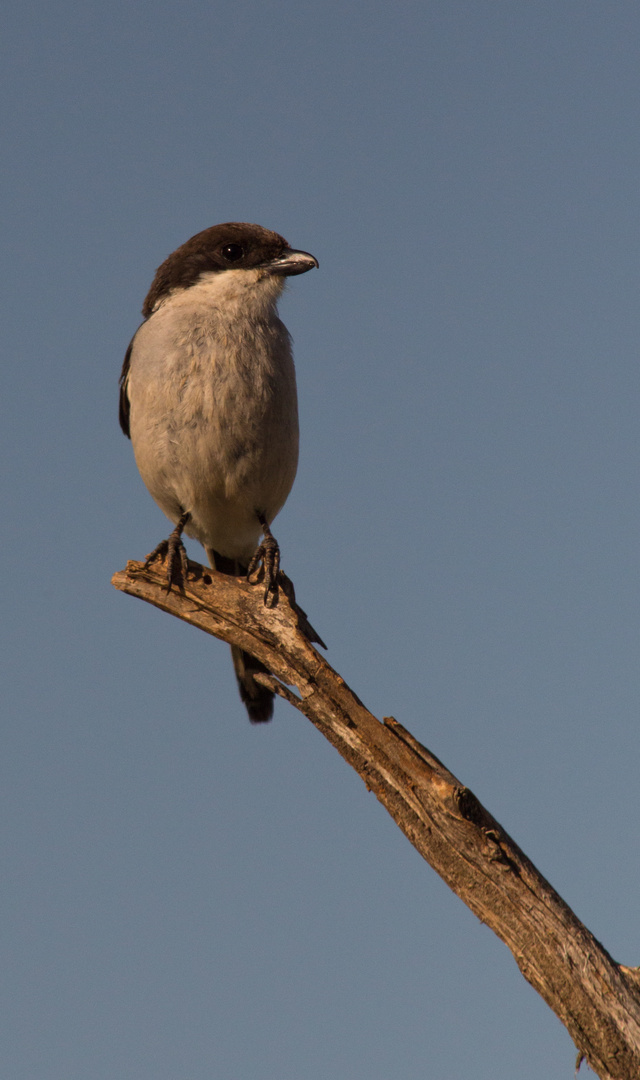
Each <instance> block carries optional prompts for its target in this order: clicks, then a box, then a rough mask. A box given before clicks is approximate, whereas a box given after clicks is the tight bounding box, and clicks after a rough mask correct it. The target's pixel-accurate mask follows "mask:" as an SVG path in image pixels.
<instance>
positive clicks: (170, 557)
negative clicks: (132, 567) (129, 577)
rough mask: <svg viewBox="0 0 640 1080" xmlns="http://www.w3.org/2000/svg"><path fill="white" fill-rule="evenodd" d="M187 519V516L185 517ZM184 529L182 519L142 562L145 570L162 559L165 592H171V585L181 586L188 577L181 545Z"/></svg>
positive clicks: (183, 548)
mask: <svg viewBox="0 0 640 1080" xmlns="http://www.w3.org/2000/svg"><path fill="white" fill-rule="evenodd" d="M187 517H188V515H187ZM183 528H184V522H183V521H182V518H181V519H180V521H179V522H178V524H177V525H176V527H175V529H174V530H173V532H172V533H171V536H169V537H168V539H167V540H161V541H160V543H159V544H158V545H157V547H154V549H153V551H151V552H150V553H149V554H148V555H147V557H146V559H145V560H144V565H145V569H146V568H147V567H149V566H150V565H151V563H152V562H153V561H154V560H155V559H158V558H162V559H164V560H165V562H166V566H167V583H166V586H165V587H166V590H167V592H170V591H171V586H172V585H177V586H178V588H179V587H180V585H183V584H184V582H185V581H186V580H187V577H188V576H189V560H188V558H187V551H186V548H185V546H184V544H183V543H182V530H183Z"/></svg>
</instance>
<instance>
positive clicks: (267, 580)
mask: <svg viewBox="0 0 640 1080" xmlns="http://www.w3.org/2000/svg"><path fill="white" fill-rule="evenodd" d="M261 563H262V571H263V576H264V604H265V607H269V608H271V607H275V605H276V604H277V602H278V573H279V571H280V548H279V547H278V541H277V540H276V539H275V537H274V536H272V535H271V533H270V532H267V533H265V536H264V538H263V540H262V542H261V543H260V544H259V546H258V548H257V549H256V552H255V554H254V556H253V558H252V559H251V562H250V563H249V566H248V568H247V580H248V581H249V582H250V583H251V584H252V585H255V584H256V583H257V582H258V581H259V580H260V578H259V576H258V577H256V578H255V580H254V581H251V578H252V577H253V575H254V574H255V573H256V571H258V572H259V569H260V564H261Z"/></svg>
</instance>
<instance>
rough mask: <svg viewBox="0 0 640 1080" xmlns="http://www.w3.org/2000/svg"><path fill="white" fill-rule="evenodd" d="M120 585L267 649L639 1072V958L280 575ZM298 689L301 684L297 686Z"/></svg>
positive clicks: (401, 809)
mask: <svg viewBox="0 0 640 1080" xmlns="http://www.w3.org/2000/svg"><path fill="white" fill-rule="evenodd" d="M112 583H113V584H114V585H115V587H116V588H117V589H121V590H122V591H123V592H126V593H129V594H130V595H131V596H137V597H139V598H140V599H142V600H146V601H147V602H148V603H150V604H154V605H155V606H156V607H159V608H161V609H162V610H163V611H167V612H168V613H169V614H171V615H175V616H177V617H178V618H179V619H183V620H184V621H185V622H188V623H191V625H192V626H196V627H198V628H199V629H200V630H204V631H206V633H208V634H213V635H214V636H215V637H217V638H221V639H222V640H223V641H226V642H228V643H229V644H231V645H239V646H240V647H241V648H242V649H245V650H246V651H247V652H249V653H251V654H252V655H253V656H255V657H257V658H258V660H261V661H262V663H263V664H265V666H266V667H267V668H268V669H269V671H270V672H273V675H272V676H270V675H264V676H260V678H261V679H262V680H263V681H264V682H265V684H266V685H268V686H270V687H271V688H272V689H273V690H275V691H276V693H278V694H280V695H281V697H283V698H285V700H287V701H289V702H290V703H291V704H292V705H294V706H295V707H296V708H297V709H299V710H300V711H301V712H302V713H304V715H305V716H306V717H307V718H308V719H309V720H310V721H311V722H312V724H314V725H315V726H316V727H317V728H318V730H319V731H321V732H322V734H323V735H324V736H325V737H326V738H327V739H328V740H329V742H331V743H332V744H333V746H335V748H336V750H338V752H339V753H340V754H341V755H342V757H343V758H344V759H345V761H347V762H348V763H349V765H351V766H353V768H354V769H355V770H356V772H357V773H358V774H359V775H360V776H361V777H362V779H363V780H364V782H365V784H366V785H367V788H368V789H369V790H370V791H373V792H374V793H375V795H376V797H377V798H378V799H379V801H380V802H381V803H382V805H383V806H384V807H386V809H387V810H388V811H389V813H390V814H391V816H392V818H393V819H394V821H395V822H396V824H397V825H398V826H399V827H400V828H401V829H402V831H403V833H404V834H405V836H407V837H408V839H409V840H410V841H411V843H412V844H413V846H414V847H415V848H416V849H417V850H418V851H419V852H420V854H421V855H422V856H423V858H425V859H426V860H427V862H428V863H429V864H430V865H431V866H432V867H433V869H434V870H435V871H436V872H437V873H438V874H439V875H440V877H441V878H443V880H444V881H445V882H446V883H447V885H448V886H449V887H450V888H451V889H452V890H453V891H454V892H455V893H456V894H457V895H458V896H459V897H460V899H461V900H463V901H464V903H465V904H466V905H467V906H468V907H469V908H471V911H473V912H474V914H475V915H477V916H478V918H479V919H480V920H481V921H482V922H484V923H486V924H487V926H489V927H491V929H492V930H493V931H494V933H496V934H497V935H498V937H499V938H500V939H501V940H502V941H503V942H504V943H505V945H506V946H507V947H508V948H509V949H510V950H511V952H512V953H513V956H514V958H515V961H516V963H517V964H518V967H519V968H520V970H521V972H522V974H523V975H524V977H525V979H526V980H527V981H528V982H529V983H530V984H531V985H532V986H533V987H534V989H535V990H537V991H538V993H539V994H540V995H541V996H542V997H543V998H544V1000H545V1001H546V1002H547V1004H548V1005H549V1007H550V1008H551V1009H553V1011H554V1013H555V1014H556V1016H558V1018H559V1019H560V1020H561V1021H562V1023H563V1024H564V1025H565V1027H566V1028H567V1030H568V1031H569V1033H570V1035H571V1037H572V1039H573V1041H574V1042H575V1044H576V1046H577V1048H578V1065H579V1064H580V1062H581V1061H582V1060H584V1059H586V1061H587V1062H588V1063H589V1065H590V1066H591V1068H592V1069H593V1070H594V1072H596V1073H597V1075H598V1076H599V1077H600V1078H601V1080H638V1077H639V1076H640V969H636V968H627V967H625V966H624V965H622V964H617V963H616V962H615V961H614V960H613V959H612V958H611V957H610V956H609V954H608V952H607V951H606V950H605V949H604V948H603V947H602V945H600V943H599V942H598V941H596V939H595V938H594V937H593V935H592V934H591V933H590V932H589V930H587V928H586V927H585V926H584V925H583V924H582V923H581V922H580V921H579V919H577V918H576V916H575V915H574V914H573V912H572V911H571V909H570V908H569V907H567V905H566V904H565V902H564V901H563V900H562V898H561V897H560V896H559V895H558V894H557V893H556V892H555V890H554V889H553V888H552V887H551V885H549V883H548V882H547V881H546V880H545V879H544V878H543V877H542V875H541V874H540V873H539V872H538V870H536V868H535V866H534V865H533V864H532V863H531V862H530V861H529V859H528V858H527V857H526V855H525V854H524V853H523V852H522V851H521V850H520V848H519V847H518V846H517V844H515V843H514V841H513V840H512V839H511V837H510V836H509V835H508V834H507V833H506V832H505V831H504V829H503V828H502V827H501V825H499V824H498V822H497V821H496V820H495V818H493V817H492V816H491V814H490V813H489V812H488V811H487V810H485V809H484V807H483V806H482V805H481V804H480V803H479V802H478V800H477V799H476V797H475V795H473V793H472V792H471V791H470V790H469V789H468V788H466V787H464V785H463V784H461V783H460V781H459V780H457V779H456V777H455V776H454V775H453V774H452V773H450V772H449V770H448V769H447V768H445V766H444V765H443V764H442V763H441V762H440V761H438V759H437V758H436V757H434V755H433V754H431V753H430V752H429V750H427V749H425V747H424V746H422V745H421V744H420V743H419V742H418V741H417V740H416V739H414V737H413V736H412V735H411V734H410V732H408V731H407V730H406V729H405V728H404V727H402V725H401V724H399V723H398V722H397V721H396V720H394V719H393V718H392V717H385V719H384V723H380V721H379V720H377V719H376V718H375V717H374V716H373V715H372V714H371V713H370V712H368V710H367V709H366V708H365V707H364V705H363V704H362V702H361V701H360V700H359V698H357V697H356V695H355V694H354V693H353V691H352V690H350V689H349V687H348V686H347V684H346V683H345V681H344V679H342V678H341V677H340V676H339V675H338V674H337V673H336V672H335V671H334V670H333V668H331V667H330V665H329V664H328V663H327V662H326V660H325V659H324V657H322V656H321V655H320V654H319V653H318V652H317V651H316V649H314V648H313V645H312V644H311V641H312V640H316V641H317V640H319V639H318V638H317V635H314V632H313V630H312V628H311V627H310V625H309V623H308V622H307V619H306V616H305V615H304V612H302V611H301V609H300V608H298V607H297V605H296V603H295V597H294V594H293V588H292V586H291V584H290V582H288V579H286V578H285V577H284V575H281V584H282V587H281V591H280V600H279V603H278V605H277V606H276V607H275V608H271V609H269V608H266V607H265V606H264V604H263V599H262V592H263V590H262V589H261V588H255V587H254V586H252V585H249V583H248V582H246V581H244V580H240V579H237V578H232V577H227V576H225V575H223V574H217V573H215V572H211V571H208V570H206V569H205V568H204V567H202V566H200V565H199V564H197V563H192V562H190V563H189V579H188V581H187V582H186V584H185V585H184V587H183V588H182V589H180V590H177V589H172V590H171V591H170V592H167V591H166V589H165V587H164V585H165V578H164V572H163V567H162V564H155V565H152V566H151V567H150V568H148V569H145V566H144V564H143V563H137V562H129V563H128V564H127V568H126V570H123V571H120V572H119V573H117V574H115V575H114V577H113V579H112ZM292 686H293V687H295V688H296V690H297V693H294V691H293V690H291V689H290V687H292Z"/></svg>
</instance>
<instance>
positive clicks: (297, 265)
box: [263, 248, 319, 277]
mask: <svg viewBox="0 0 640 1080" xmlns="http://www.w3.org/2000/svg"><path fill="white" fill-rule="evenodd" d="M314 266H316V267H317V266H319V263H318V260H317V259H316V257H315V255H310V254H309V252H308V251H294V250H293V248H285V250H284V251H283V252H282V255H280V257H279V258H278V259H272V261H271V262H268V263H265V265H264V267H263V269H264V270H266V271H267V273H269V274H282V276H283V277H292V276H293V275H294V274H306V272H307V270H311V269H312V268H313V267H314Z"/></svg>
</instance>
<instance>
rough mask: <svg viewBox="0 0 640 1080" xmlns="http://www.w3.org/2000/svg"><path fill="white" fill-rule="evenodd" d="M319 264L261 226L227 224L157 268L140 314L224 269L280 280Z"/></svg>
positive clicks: (203, 235)
mask: <svg viewBox="0 0 640 1080" xmlns="http://www.w3.org/2000/svg"><path fill="white" fill-rule="evenodd" d="M317 265H318V260H317V259H315V258H314V256H313V255H309V253H308V252H306V251H296V250H295V249H294V248H290V247H289V245H288V244H287V241H286V240H285V239H284V237H282V236H280V235H279V234H278V233H275V232H271V230H270V229H263V228H262V226H261V225H249V224H247V223H246V222H244V221H228V222H226V223H225V224H224V225H213V226H212V227H211V228H210V229H204V230H203V231H202V232H199V233H196V235H195V236H192V237H191V239H190V240H187V242H186V243H185V244H182V246H181V247H179V248H176V250H175V251H174V252H173V253H172V254H171V255H169V257H168V259H165V261H164V262H163V263H162V266H159V267H158V269H157V271H156V276H155V277H154V279H153V284H152V286H151V288H150V289H149V292H148V294H147V296H146V298H145V302H144V306H143V308H142V314H143V315H144V317H145V319H146V318H148V317H149V315H151V314H152V312H153V311H154V310H155V308H156V307H157V305H158V303H159V301H160V300H162V299H163V298H164V297H165V296H167V295H168V294H169V293H171V292H172V291H173V290H174V289H188V288H190V286H192V285H195V284H196V282H197V281H199V280H200V279H201V277H202V275H203V274H211V273H223V272H224V271H225V270H264V271H265V272H266V273H267V274H278V275H280V276H283V277H287V276H291V275H293V274H304V273H305V272H306V271H307V270H311V268H312V267H313V266H317Z"/></svg>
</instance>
